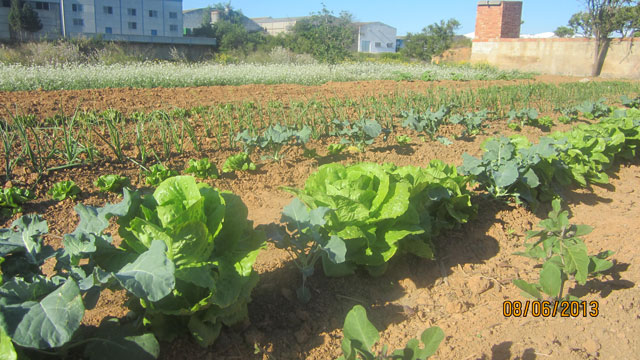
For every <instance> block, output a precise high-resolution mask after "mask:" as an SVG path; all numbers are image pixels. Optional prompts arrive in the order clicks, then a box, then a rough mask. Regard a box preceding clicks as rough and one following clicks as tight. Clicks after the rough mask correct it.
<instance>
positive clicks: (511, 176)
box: [492, 161, 519, 188]
mask: <svg viewBox="0 0 640 360" xmlns="http://www.w3.org/2000/svg"><path fill="white" fill-rule="evenodd" d="M518 175H519V173H518V164H517V163H516V162H515V161H508V162H506V163H505V164H503V165H502V166H501V167H500V168H499V169H498V170H497V171H494V172H493V174H492V176H493V179H494V181H495V184H496V186H498V187H500V188H506V187H508V186H510V185H512V184H513V183H514V182H516V180H518Z"/></svg>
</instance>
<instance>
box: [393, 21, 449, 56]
mask: <svg viewBox="0 0 640 360" xmlns="http://www.w3.org/2000/svg"><path fill="white" fill-rule="evenodd" d="M458 28H460V23H459V22H458V20H456V19H449V20H447V21H446V22H445V21H444V20H440V23H435V24H431V25H429V26H427V27H425V28H424V29H422V32H420V33H417V34H412V33H407V37H406V38H405V41H404V47H403V48H402V50H400V51H401V52H402V53H403V54H404V55H406V56H408V57H410V58H414V59H420V60H424V61H430V60H431V58H432V57H433V56H436V55H440V54H442V53H443V52H445V51H446V50H447V49H449V48H451V44H453V39H454V37H455V31H456V30H457V29H458Z"/></svg>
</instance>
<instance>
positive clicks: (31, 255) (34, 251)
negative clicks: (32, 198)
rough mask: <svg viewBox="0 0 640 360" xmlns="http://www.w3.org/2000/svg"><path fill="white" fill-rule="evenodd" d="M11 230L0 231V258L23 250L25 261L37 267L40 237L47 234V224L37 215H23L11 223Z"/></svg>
mask: <svg viewBox="0 0 640 360" xmlns="http://www.w3.org/2000/svg"><path fill="white" fill-rule="evenodd" d="M11 227H12V228H16V229H17V231H13V229H0V257H5V256H7V255H8V254H10V253H12V252H14V251H16V250H18V249H20V250H22V249H24V252H25V254H26V256H27V260H28V261H29V263H31V264H37V265H39V263H40V261H41V260H43V259H42V253H41V251H42V248H43V246H42V245H43V242H42V235H44V234H46V233H47V232H49V228H48V226H47V222H46V221H44V220H43V219H42V218H41V217H40V216H39V215H35V214H30V215H23V216H22V217H20V218H19V219H17V220H15V221H14V222H13V223H11Z"/></svg>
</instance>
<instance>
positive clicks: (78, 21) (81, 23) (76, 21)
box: [73, 19, 84, 26]
mask: <svg viewBox="0 0 640 360" xmlns="http://www.w3.org/2000/svg"><path fill="white" fill-rule="evenodd" d="M73 25H74V26H84V20H83V19H73Z"/></svg>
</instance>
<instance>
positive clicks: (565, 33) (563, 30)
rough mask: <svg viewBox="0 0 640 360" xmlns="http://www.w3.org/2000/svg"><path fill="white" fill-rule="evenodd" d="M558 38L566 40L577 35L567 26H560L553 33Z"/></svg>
mask: <svg viewBox="0 0 640 360" xmlns="http://www.w3.org/2000/svg"><path fill="white" fill-rule="evenodd" d="M553 33H554V34H555V35H556V36H557V37H561V38H566V37H572V36H573V35H575V31H573V29H572V28H570V27H567V26H558V28H557V29H556V31H554V32H553Z"/></svg>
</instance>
